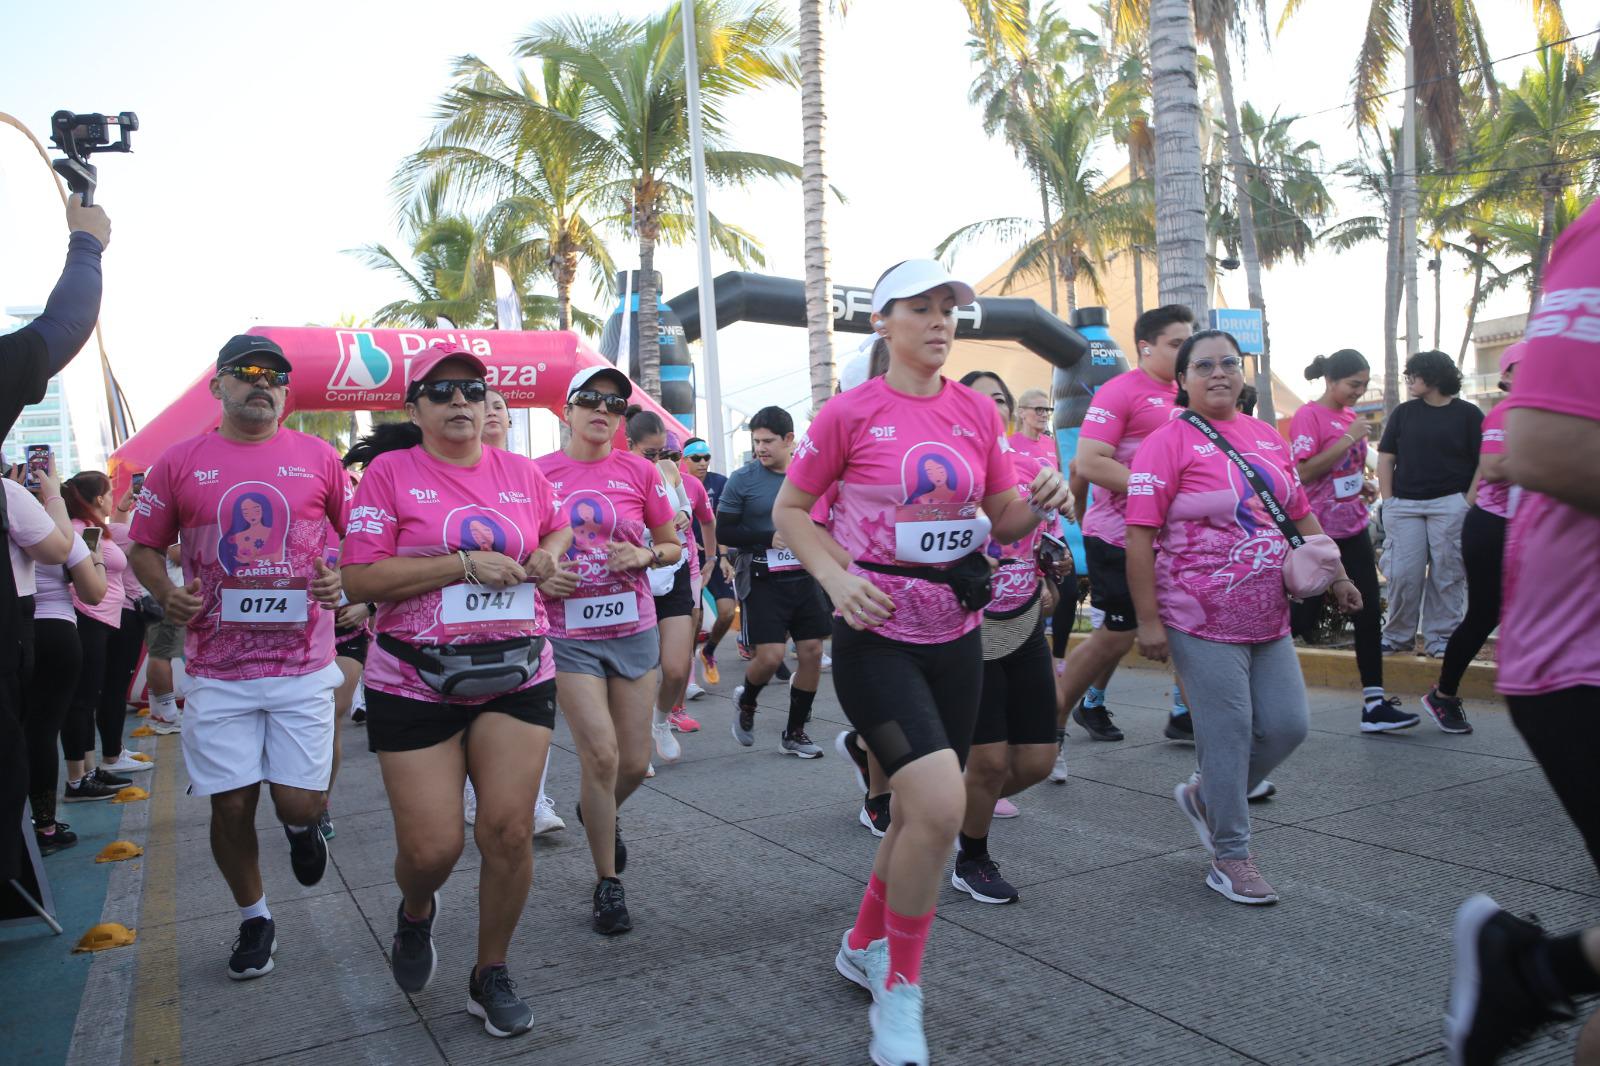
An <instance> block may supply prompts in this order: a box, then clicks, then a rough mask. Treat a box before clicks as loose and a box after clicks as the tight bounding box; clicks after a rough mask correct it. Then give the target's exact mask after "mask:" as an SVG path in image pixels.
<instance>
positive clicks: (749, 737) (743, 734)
mask: <svg viewBox="0 0 1600 1066" xmlns="http://www.w3.org/2000/svg"><path fill="white" fill-rule="evenodd" d="M743 698H744V686H743V685H740V686H739V687H738V688H736V689H734V690H733V710H734V715H733V739H734V740H737V741H738V742H739V743H740V744H743V745H744V746H745V747H747V748H748V747H749V746H750V745H752V744H754V743H755V742H756V734H755V728H756V709H755V708H754V707H751V708H749V709H748V710H747V709H745V708H744V707H743V706H741V705H740V703H739V701H740V700H741V699H743Z"/></svg>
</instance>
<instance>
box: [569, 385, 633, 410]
mask: <svg viewBox="0 0 1600 1066" xmlns="http://www.w3.org/2000/svg"><path fill="white" fill-rule="evenodd" d="M567 406H568V407H573V406H577V407H582V408H585V409H587V410H590V411H598V410H600V408H602V407H604V408H605V412H606V414H608V415H620V414H621V413H622V412H624V411H626V410H627V409H628V398H627V397H626V396H618V395H617V394H616V393H614V392H600V391H599V390H597V389H579V390H578V391H577V392H575V393H573V394H572V395H571V396H568V397H567Z"/></svg>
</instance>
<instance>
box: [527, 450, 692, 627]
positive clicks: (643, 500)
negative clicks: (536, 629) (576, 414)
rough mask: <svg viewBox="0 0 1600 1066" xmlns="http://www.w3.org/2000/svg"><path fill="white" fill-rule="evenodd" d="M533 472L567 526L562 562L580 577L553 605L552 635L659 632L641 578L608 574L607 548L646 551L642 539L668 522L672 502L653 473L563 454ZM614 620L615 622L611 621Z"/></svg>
mask: <svg viewBox="0 0 1600 1066" xmlns="http://www.w3.org/2000/svg"><path fill="white" fill-rule="evenodd" d="M534 462H535V463H536V464H538V467H539V469H540V470H541V471H543V472H544V475H545V477H547V478H549V479H550V485H551V486H552V487H553V488H554V489H555V495H556V499H557V500H559V501H560V503H561V508H562V510H563V511H564V512H565V514H566V519H567V522H568V524H569V525H571V526H572V547H570V548H568V549H567V554H566V560H567V562H568V563H569V564H571V565H573V566H576V567H577V570H578V587H577V588H576V589H575V590H573V593H572V595H571V596H568V597H567V598H566V599H565V600H557V599H551V600H549V601H548V602H547V604H546V606H547V607H548V608H549V611H550V635H551V636H553V637H557V638H566V639H569V640H605V639H608V638H610V637H631V636H633V634H635V633H642V632H644V631H645V630H646V629H651V628H653V627H654V626H655V624H656V601H655V598H654V597H653V596H652V595H651V594H650V578H649V575H648V574H647V573H646V572H645V571H644V570H630V571H625V572H622V573H612V572H611V571H610V570H609V569H608V568H607V567H606V554H607V548H606V545H607V544H609V543H610V542H611V541H613V540H616V541H622V542H623V543H625V544H637V545H640V546H643V545H644V542H645V534H646V533H648V532H649V531H650V530H651V529H654V528H655V527H657V526H662V525H666V524H668V523H670V522H671V521H672V516H673V515H674V514H676V513H677V509H678V505H677V501H676V500H675V499H674V498H673V496H672V494H671V493H670V492H669V490H668V489H667V483H666V481H665V479H663V478H662V476H661V471H660V470H658V469H656V465H655V464H654V463H652V462H651V461H650V460H648V459H645V458H643V457H642V456H638V455H634V454H633V453H632V452H626V451H623V450H621V449H620V448H613V449H612V450H611V451H610V452H609V453H607V455H606V457H605V458H604V459H598V460H595V461H594V462H583V461H580V460H577V459H574V458H572V457H571V456H569V455H567V453H566V452H551V453H550V454H549V455H543V456H540V457H539V458H538V459H535V460H534ZM608 619H615V621H608Z"/></svg>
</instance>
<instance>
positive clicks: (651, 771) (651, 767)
mask: <svg viewBox="0 0 1600 1066" xmlns="http://www.w3.org/2000/svg"><path fill="white" fill-rule="evenodd" d="M644 776H645V779H646V780H649V779H650V778H652V777H654V776H656V764H655V760H653V759H652V760H651V761H650V762H647V763H645V766H644Z"/></svg>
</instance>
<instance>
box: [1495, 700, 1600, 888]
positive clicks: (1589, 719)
mask: <svg viewBox="0 0 1600 1066" xmlns="http://www.w3.org/2000/svg"><path fill="white" fill-rule="evenodd" d="M1506 702H1507V703H1508V704H1509V705H1510V707H1511V721H1512V723H1513V724H1514V725H1515V726H1516V727H1517V732H1519V733H1521V734H1522V739H1523V740H1525V741H1527V744H1528V748H1529V749H1530V750H1531V751H1532V752H1533V757H1534V758H1535V759H1538V760H1539V768H1540V769H1542V770H1543V771H1544V776H1545V777H1546V778H1548V779H1549V781H1550V787H1551V788H1553V789H1555V793H1556V797H1557V798H1558V799H1560V800H1561V805H1562V806H1563V807H1565V808H1566V810H1567V817H1569V818H1571V819H1572V823H1573V824H1574V825H1576V826H1577V827H1578V833H1579V834H1580V835H1581V836H1582V837H1583V843H1584V845H1585V846H1586V847H1588V849H1589V857H1590V858H1591V859H1593V860H1594V865H1595V869H1597V870H1600V688H1595V687H1594V686H1592V685H1580V686H1579V687H1577V688H1568V689H1562V690H1561V691H1560V692H1551V693H1548V694H1546V695H1543V696H1510V697H1508V698H1507V700H1506Z"/></svg>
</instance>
